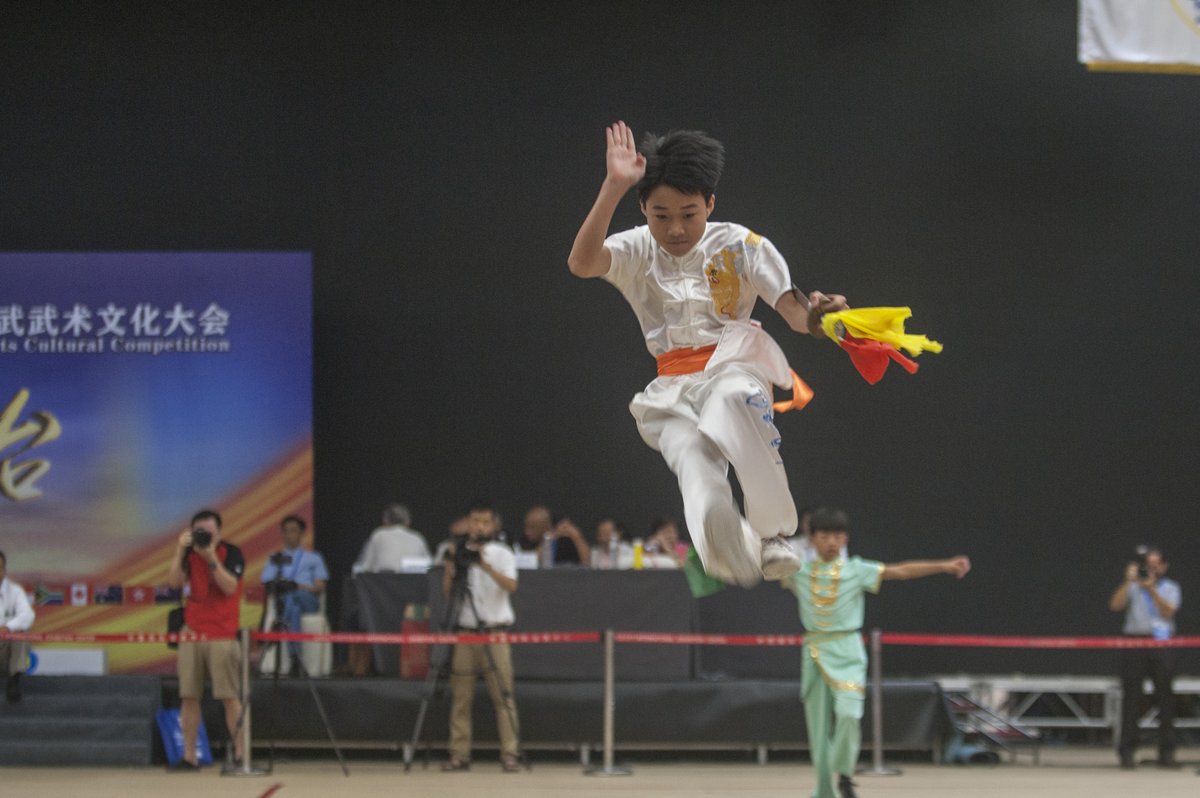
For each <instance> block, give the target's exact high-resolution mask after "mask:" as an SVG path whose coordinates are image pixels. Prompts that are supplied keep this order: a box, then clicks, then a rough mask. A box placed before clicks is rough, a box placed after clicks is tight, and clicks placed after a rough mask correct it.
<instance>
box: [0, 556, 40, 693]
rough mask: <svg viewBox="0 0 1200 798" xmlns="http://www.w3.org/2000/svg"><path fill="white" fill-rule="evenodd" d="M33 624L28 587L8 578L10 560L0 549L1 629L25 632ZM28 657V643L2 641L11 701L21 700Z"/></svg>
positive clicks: (1, 661) (0, 660) (1, 658)
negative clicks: (22, 678)
mask: <svg viewBox="0 0 1200 798" xmlns="http://www.w3.org/2000/svg"><path fill="white" fill-rule="evenodd" d="M31 626H33V607H31V606H29V597H28V596H26V595H25V588H23V587H21V586H20V585H18V584H17V583H16V582H12V581H10V580H9V578H8V559H7V558H6V557H5V556H4V552H2V551H0V629H3V630H4V631H6V632H25V631H28V630H29V627H31ZM28 659H29V644H28V643H24V642H20V641H17V640H0V667H4V668H5V672H4V673H5V676H6V677H7V682H6V684H5V697H6V698H7V699H8V702H9V703H10V704H12V703H15V702H17V701H20V700H21V674H22V673H24V672H25V663H26V661H27V660H28Z"/></svg>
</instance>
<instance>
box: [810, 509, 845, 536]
mask: <svg viewBox="0 0 1200 798" xmlns="http://www.w3.org/2000/svg"><path fill="white" fill-rule="evenodd" d="M808 528H809V529H811V530H812V531H813V532H814V533H817V532H849V531H850V516H849V515H847V514H846V511H845V510H836V509H834V508H832V507H818V508H817V509H815V510H813V511H812V518H810V519H809V520H808Z"/></svg>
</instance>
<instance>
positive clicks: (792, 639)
mask: <svg viewBox="0 0 1200 798" xmlns="http://www.w3.org/2000/svg"><path fill="white" fill-rule="evenodd" d="M613 641H614V642H617V643H651V644H655V645H674V646H679V645H685V646H800V645H803V644H804V636H803V635H717V634H681V633H676V632H614V633H613Z"/></svg>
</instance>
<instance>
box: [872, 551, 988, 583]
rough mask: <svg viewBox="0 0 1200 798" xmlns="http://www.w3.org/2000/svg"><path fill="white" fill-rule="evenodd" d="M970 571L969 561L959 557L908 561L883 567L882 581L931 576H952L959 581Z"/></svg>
mask: <svg viewBox="0 0 1200 798" xmlns="http://www.w3.org/2000/svg"><path fill="white" fill-rule="evenodd" d="M970 570H971V561H970V560H969V559H967V558H966V557H964V556H962V555H959V556H957V557H951V558H950V559H948V560H909V561H908V562H898V563H892V564H891V565H885V566H883V578H884V579H920V578H921V577H923V576H932V575H933V574H952V575H954V576H956V577H958V578H959V579H962V578H963V577H964V576H966V575H967V571H970Z"/></svg>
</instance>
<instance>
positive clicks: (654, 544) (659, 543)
mask: <svg viewBox="0 0 1200 798" xmlns="http://www.w3.org/2000/svg"><path fill="white" fill-rule="evenodd" d="M690 548H691V547H690V546H688V544H686V543H684V542H682V541H681V540H680V539H679V526H678V525H677V524H676V523H675V521H674V520H673V519H671V518H659V519H658V520H656V521H655V522H654V523H653V524H652V525H651V527H650V537H648V538H646V552H645V567H647V568H682V567H683V564H684V563H685V562H686V561H687V555H688V549H690Z"/></svg>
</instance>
